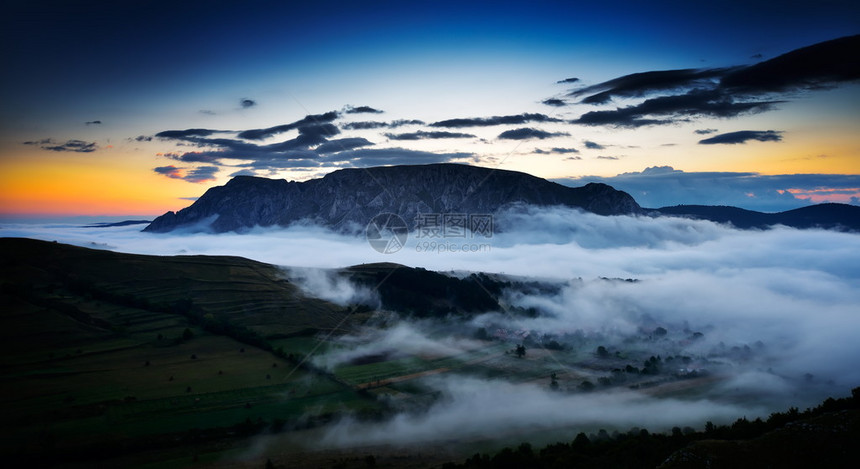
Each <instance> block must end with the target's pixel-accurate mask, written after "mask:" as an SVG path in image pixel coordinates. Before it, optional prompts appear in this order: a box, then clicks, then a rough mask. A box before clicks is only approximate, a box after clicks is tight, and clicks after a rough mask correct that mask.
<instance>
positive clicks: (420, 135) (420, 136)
mask: <svg viewBox="0 0 860 469" xmlns="http://www.w3.org/2000/svg"><path fill="white" fill-rule="evenodd" d="M384 135H385V136H386V137H387V138H389V139H391V140H425V139H441V138H475V136H474V135H472V134H464V133H459V132H442V131H438V132H425V131H423V130H419V131H417V132H409V133H402V134H392V133H386V134H384Z"/></svg>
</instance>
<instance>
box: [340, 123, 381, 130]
mask: <svg viewBox="0 0 860 469" xmlns="http://www.w3.org/2000/svg"><path fill="white" fill-rule="evenodd" d="M388 126H389V125H388V123H387V122H378V121H360V122H347V123H346V124H341V125H340V128H341V129H343V130H368V129H381V128H385V127H388Z"/></svg>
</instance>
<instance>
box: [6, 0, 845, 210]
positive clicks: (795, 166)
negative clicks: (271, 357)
mask: <svg viewBox="0 0 860 469" xmlns="http://www.w3.org/2000/svg"><path fill="white" fill-rule="evenodd" d="M699 3H701V2H689V1H649V2H641V1H603V2H576V1H574V2H540V1H532V2H528V3H525V2H522V3H516V2H503V1H494V2H446V1H434V2H426V3H425V2H327V1H318V2H303V3H298V2H263V1H254V0H251V1H245V2H217V1H206V2H194V1H192V2H176V1H173V2H166V1H160V0H156V1H142V0H136V1H128V2H99V1H52V2H44V1H19V0H13V1H11V2H7V4H6V5H5V6H4V8H3V10H4V11H3V14H2V15H0V36H2V39H0V51H2V52H0V54H2V55H0V57H2V68H3V72H2V74H0V83H2V87H0V93H2V105H0V215H5V216H13V215H16V216H17V215H40V216H44V215H139V216H153V215H158V214H161V213H164V212H165V211H167V210H178V209H180V208H183V207H185V206H187V205H189V204H190V203H191V202H192V201H193V199H194V198H195V197H198V196H200V195H201V194H202V193H203V192H205V190H206V189H207V188H209V187H212V186H214V185H221V184H224V183H225V182H226V181H228V180H229V179H230V178H231V177H232V176H234V175H237V174H252V175H258V176H264V177H276V178H286V179H294V180H305V179H309V178H313V177H318V176H321V175H323V174H325V173H328V172H331V171H333V170H335V169H338V168H341V167H364V166H376V165H388V164H424V163H434V162H460V163H467V164H476V165H482V166H488V167H498V168H501V169H509V170H518V171H525V172H528V173H531V174H534V175H536V176H540V177H544V178H548V179H552V180H556V181H558V182H561V183H563V184H568V185H582V184H584V183H585V182H589V181H603V182H607V183H609V184H611V185H613V186H615V187H617V188H619V189H622V190H626V191H628V192H630V193H631V195H633V196H634V197H635V198H636V200H637V201H639V203H640V204H641V205H643V206H646V207H656V206H661V205H672V204H679V203H699V204H726V205H736V206H741V207H744V208H749V209H755V210H762V211H777V210H786V209H790V208H795V207H800V206H803V205H805V204H808V203H811V202H821V201H828V200H829V201H839V202H844V203H853V204H857V205H860V82H858V79H860V64H858V54H857V50H860V40H858V37H856V35H857V34H860V3H858V2H857V1H820V2H795V1H781V2H759V1H749V0H748V1H726V2H710V3H708V4H707V6H703V5H698V4H699ZM694 4H695V5H694ZM851 36H854V37H851ZM840 38H842V39H840ZM833 40H836V41H833ZM827 41H832V42H827ZM810 46H812V49H806V50H802V48H805V47H810ZM798 49H801V50H799V51H798ZM793 51H797V52H793ZM783 54H787V55H785V56H783V57H780V56H782V55H783ZM653 72H656V73H653ZM632 74H636V75H632ZM631 75H632V76H631Z"/></svg>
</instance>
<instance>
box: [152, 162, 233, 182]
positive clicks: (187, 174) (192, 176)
mask: <svg viewBox="0 0 860 469" xmlns="http://www.w3.org/2000/svg"><path fill="white" fill-rule="evenodd" d="M152 170H153V171H155V172H156V173H158V174H161V175H163V176H166V177H169V178H171V179H182V180H184V181H188V182H193V183H201V182H206V181H213V180H215V173H217V172H218V167H216V166H201V167H199V168H192V169H190V170H188V169H187V168H177V167H176V166H173V165H169V166H158V167H156V168H152Z"/></svg>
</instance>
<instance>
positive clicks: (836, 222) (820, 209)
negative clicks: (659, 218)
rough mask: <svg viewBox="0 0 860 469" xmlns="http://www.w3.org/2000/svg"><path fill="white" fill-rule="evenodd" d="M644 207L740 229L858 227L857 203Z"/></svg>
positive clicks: (650, 210)
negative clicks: (770, 208) (765, 208)
mask: <svg viewBox="0 0 860 469" xmlns="http://www.w3.org/2000/svg"><path fill="white" fill-rule="evenodd" d="M646 210H647V211H648V212H649V213H655V212H656V213H658V214H659V215H667V216H683V217H688V218H694V219H699V220H710V221H713V222H717V223H731V224H732V225H733V226H735V227H736V228H742V229H753V228H757V229H761V228H767V227H769V226H773V225H784V226H789V227H792V228H801V229H807V228H823V229H831V230H840V231H860V207H857V206H855V205H848V204H838V203H821V204H816V205H810V206H808V207H800V208H795V209H792V210H786V211H783V212H775V213H766V212H757V211H755V210H747V209H743V208H739V207H733V206H728V205H674V206H670V207H661V208H657V209H646Z"/></svg>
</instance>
